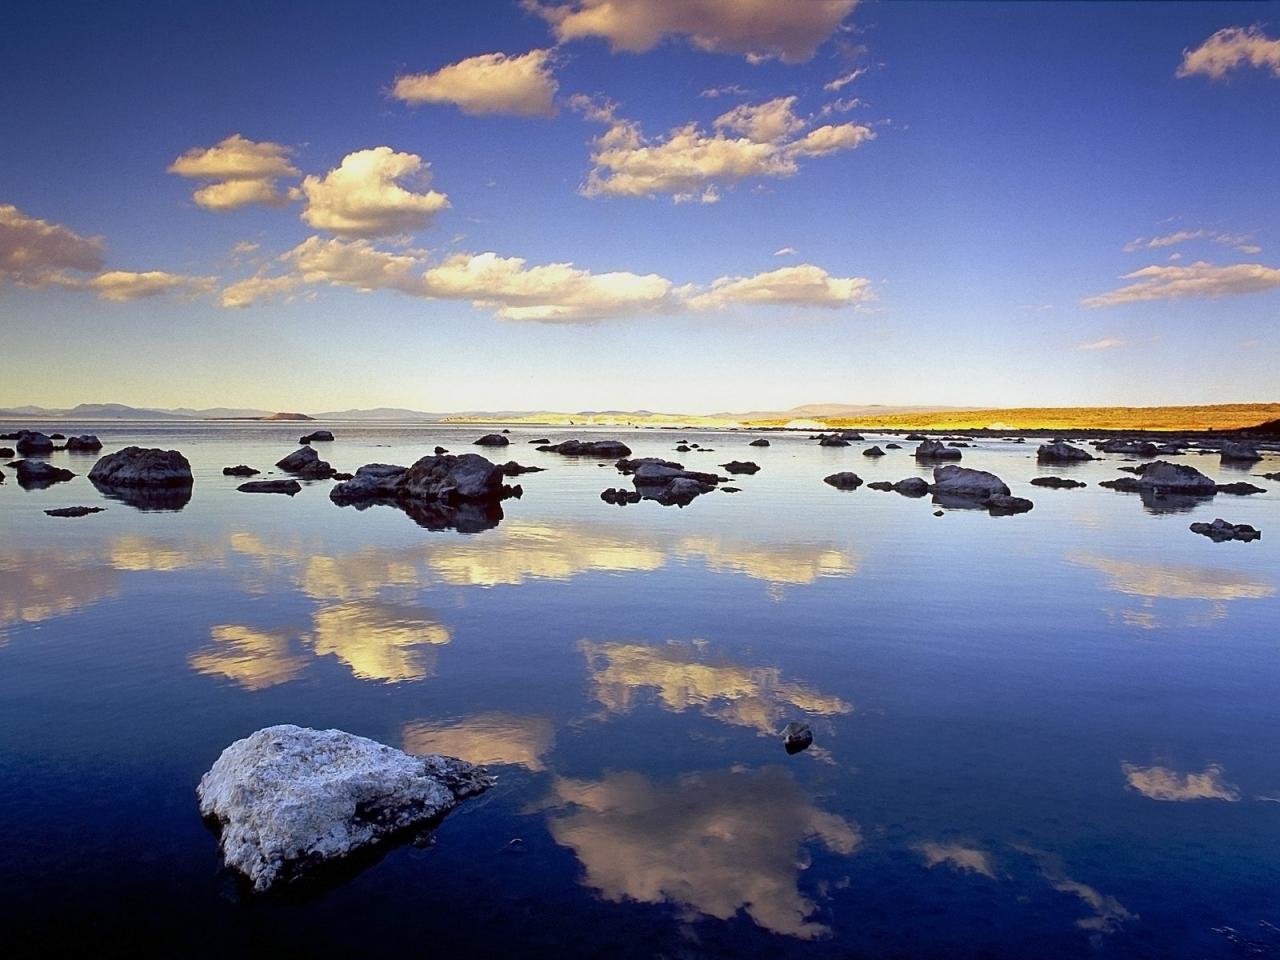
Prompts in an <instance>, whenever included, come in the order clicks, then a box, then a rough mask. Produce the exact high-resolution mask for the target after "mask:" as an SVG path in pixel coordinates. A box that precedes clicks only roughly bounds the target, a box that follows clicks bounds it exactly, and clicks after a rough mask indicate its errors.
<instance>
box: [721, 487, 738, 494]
mask: <svg viewBox="0 0 1280 960" xmlns="http://www.w3.org/2000/svg"><path fill="white" fill-rule="evenodd" d="M720 492H721V493H741V492H742V488H741V487H721V488H720Z"/></svg>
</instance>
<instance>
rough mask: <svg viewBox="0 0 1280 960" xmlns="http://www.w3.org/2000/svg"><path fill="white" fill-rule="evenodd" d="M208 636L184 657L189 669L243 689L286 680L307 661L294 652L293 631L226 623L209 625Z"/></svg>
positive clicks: (269, 685)
mask: <svg viewBox="0 0 1280 960" xmlns="http://www.w3.org/2000/svg"><path fill="white" fill-rule="evenodd" d="M209 638H210V640H211V643H210V645H209V646H207V647H205V648H203V649H201V650H198V651H196V652H195V653H192V654H191V655H190V656H189V657H187V663H188V664H190V666H191V669H193V670H195V671H196V672H197V673H202V674H205V675H206V676H211V677H223V678H225V679H227V680H230V681H232V682H233V683H236V684H238V685H239V686H241V687H243V688H244V689H246V690H262V689H265V688H266V687H273V686H275V685H276V684H280V683H287V682H288V681H290V680H292V679H294V678H295V677H297V676H298V675H299V674H300V673H301V672H302V671H303V669H304V668H305V667H306V665H307V662H308V658H307V657H306V656H304V655H303V654H301V653H299V652H297V649H296V644H297V638H296V635H295V634H294V633H292V632H289V631H284V630H256V629H254V628H253V627H246V626H243V625H240V624H231V623H226V624H220V625H218V626H216V627H213V628H212V629H211V630H210V631H209Z"/></svg>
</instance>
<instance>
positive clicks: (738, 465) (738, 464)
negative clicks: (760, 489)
mask: <svg viewBox="0 0 1280 960" xmlns="http://www.w3.org/2000/svg"><path fill="white" fill-rule="evenodd" d="M720 466H722V467H724V468H725V470H726V471H728V472H729V473H745V474H747V475H751V474H753V473H758V472H759V471H760V465H759V464H758V463H752V462H751V461H750V460H730V461H729V462H728V463H722V464H720Z"/></svg>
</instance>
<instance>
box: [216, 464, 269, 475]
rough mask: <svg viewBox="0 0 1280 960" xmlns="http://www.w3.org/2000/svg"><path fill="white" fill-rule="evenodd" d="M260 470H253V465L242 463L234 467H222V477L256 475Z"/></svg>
mask: <svg viewBox="0 0 1280 960" xmlns="http://www.w3.org/2000/svg"><path fill="white" fill-rule="evenodd" d="M261 472H262V471H261V470H255V469H254V468H253V467H250V466H246V465H245V464H243V463H242V464H240V465H239V466H235V467H223V468H222V475H223V476H224V477H256V476H257V475H258V474H260V473H261Z"/></svg>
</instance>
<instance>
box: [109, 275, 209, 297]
mask: <svg viewBox="0 0 1280 960" xmlns="http://www.w3.org/2000/svg"><path fill="white" fill-rule="evenodd" d="M215 282H216V281H215V278H213V277H192V276H187V275H186V274H181V273H166V272H165V271H164V270H147V271H144V272H141V273H137V272H134V271H132V270H108V271H107V272H106V273H100V274H98V275H97V276H96V277H94V278H93V279H92V280H88V281H86V282H85V283H84V286H86V287H88V288H90V289H92V290H94V291H96V292H97V294H98V296H99V297H101V298H102V299H103V300H111V301H114V302H116V303H121V302H124V301H126V300H141V299H143V298H144V297H158V296H160V295H161V294H165V293H186V294H192V295H194V294H199V293H208V292H209V291H210V290H212V289H213V286H214V283H215Z"/></svg>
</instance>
